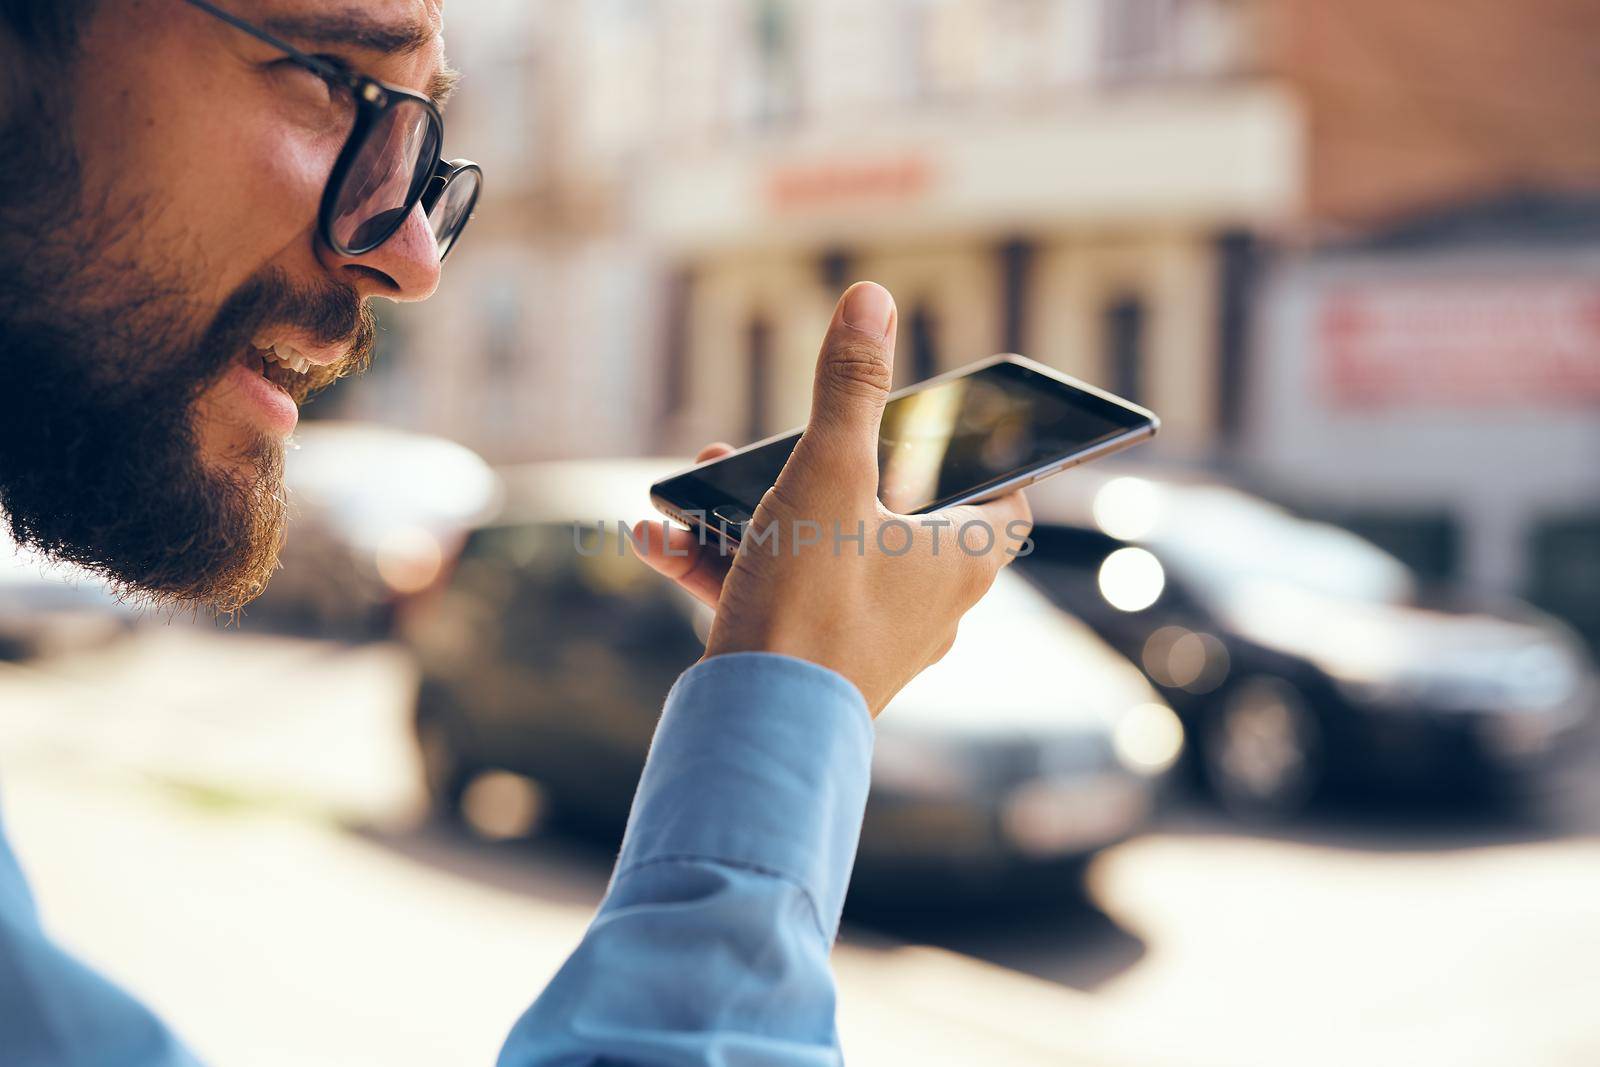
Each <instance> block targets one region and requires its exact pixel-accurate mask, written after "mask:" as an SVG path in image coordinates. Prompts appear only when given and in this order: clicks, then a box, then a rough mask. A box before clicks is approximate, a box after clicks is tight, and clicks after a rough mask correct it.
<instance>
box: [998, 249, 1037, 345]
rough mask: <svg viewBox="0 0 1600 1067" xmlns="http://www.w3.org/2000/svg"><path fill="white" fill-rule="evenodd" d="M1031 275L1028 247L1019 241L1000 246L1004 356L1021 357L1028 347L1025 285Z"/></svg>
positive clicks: (1001, 336) (1026, 288)
mask: <svg viewBox="0 0 1600 1067" xmlns="http://www.w3.org/2000/svg"><path fill="white" fill-rule="evenodd" d="M1032 273H1033V245H1032V244H1031V243H1029V242H1028V241H1023V240H1020V239H1019V240H1014V241H1007V242H1006V243H1005V244H1003V245H1001V246H1000V322H1001V334H1000V347H1001V348H1003V349H1005V351H1007V352H1019V353H1020V352H1022V349H1023V346H1024V345H1025V344H1026V343H1027V335H1028V288H1029V286H1028V282H1029V279H1030V277H1031V276H1032ZM1024 354H1026V353H1024Z"/></svg>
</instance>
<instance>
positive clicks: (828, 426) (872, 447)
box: [800, 282, 895, 495]
mask: <svg viewBox="0 0 1600 1067" xmlns="http://www.w3.org/2000/svg"><path fill="white" fill-rule="evenodd" d="M894 332H895V306H894V297H892V296H890V295H889V290H887V289H885V288H884V287H883V286H881V285H878V284H876V283H874V282H857V283H856V284H855V285H852V286H851V287H850V288H849V289H847V290H845V294H844V296H842V297H840V298H839V304H838V306H837V307H836V308H834V312H833V322H832V323H831V324H830V325H829V327H828V335H827V337H826V339H825V340H824V341H823V343H822V353H821V355H819V356H818V358H817V374H816V381H815V384H814V386H813V389H812V394H811V419H810V421H809V422H808V423H807V424H806V431H805V434H804V435H803V436H802V438H801V444H800V449H802V450H804V451H805V452H807V453H811V459H809V460H808V462H810V461H812V460H814V459H820V458H821V456H827V457H828V459H827V461H826V462H827V463H828V465H829V466H830V467H833V468H834V469H831V470H829V471H826V472H822V471H819V472H818V473H819V474H823V473H825V474H826V476H827V477H829V478H830V480H835V481H837V480H839V479H848V480H852V481H853V480H856V479H860V480H862V481H866V480H868V479H870V480H871V483H872V491H873V493H874V495H876V492H877V484H878V424H879V422H880V421H881V420H882V418H883V403H884V399H885V398H886V397H887V396H888V395H889V384H890V382H891V381H893V379H894ZM840 464H842V465H843V469H841V468H840V467H839V466H838V465H840Z"/></svg>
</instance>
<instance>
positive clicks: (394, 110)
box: [332, 99, 439, 254]
mask: <svg viewBox="0 0 1600 1067" xmlns="http://www.w3.org/2000/svg"><path fill="white" fill-rule="evenodd" d="M375 123H376V124H375V125H374V126H373V128H372V129H371V130H369V131H368V133H367V137H366V140H365V141H364V142H363V144H362V145H361V148H360V149H359V150H358V152H357V154H356V156H355V158H354V159H352V160H351V161H350V166H349V168H348V169H347V170H346V171H345V175H344V182H343V184H342V185H341V186H340V188H339V192H338V196H337V198H336V200H335V201H334V209H333V218H332V230H333V236H334V237H335V238H336V239H337V240H338V242H339V244H340V245H342V246H344V248H346V249H347V250H349V252H350V253H351V254H360V253H362V252H367V251H371V250H372V249H373V248H376V247H377V246H378V245H380V244H382V243H383V242H384V241H385V240H386V239H387V238H388V237H389V235H390V234H392V233H394V231H395V230H397V229H398V228H399V227H400V225H401V223H403V222H404V221H405V216H406V214H407V212H408V210H409V207H410V206H411V205H413V204H415V203H416V198H417V196H419V195H420V193H421V190H422V187H423V185H424V184H425V183H426V182H427V180H428V178H429V176H430V175H431V174H432V171H433V161H434V160H435V159H437V158H438V153H439V134H438V128H437V126H436V125H435V124H434V122H433V116H432V113H431V112H430V111H429V110H428V109H427V108H426V107H424V106H423V105H422V104H420V103H418V102H415V101H411V100H404V99H402V100H398V101H395V102H394V104H393V105H392V106H390V107H388V108H386V109H384V111H383V112H382V113H381V114H380V115H379V116H378V117H377V119H376V120H375Z"/></svg>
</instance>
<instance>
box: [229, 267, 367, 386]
mask: <svg viewBox="0 0 1600 1067" xmlns="http://www.w3.org/2000/svg"><path fill="white" fill-rule="evenodd" d="M285 327H288V328H292V329H294V330H296V331H298V332H301V333H304V334H306V335H307V336H309V337H310V338H311V339H312V340H314V341H315V342H316V343H317V344H318V345H319V346H323V347H328V348H342V349H343V350H344V353H345V355H344V358H343V359H340V360H338V361H337V362H335V363H331V364H329V365H327V366H321V367H317V366H314V367H311V368H310V369H309V370H307V371H306V372H305V373H304V374H302V375H300V376H299V378H300V380H298V381H296V382H295V383H294V384H293V386H291V387H290V388H289V392H290V395H291V396H293V397H294V399H295V402H296V403H303V402H304V401H305V400H307V399H308V398H310V397H311V396H313V395H315V394H316V393H318V392H320V391H321V390H323V389H326V388H327V387H328V386H330V385H332V384H333V383H334V382H336V381H338V380H339V379H340V378H344V377H346V376H348V375H351V374H359V373H361V372H362V371H364V370H366V368H367V365H368V364H369V363H370V362H371V361H372V348H373V344H374V342H375V340H376V338H377V332H378V330H377V320H376V318H375V316H374V315H373V313H372V308H371V307H370V306H369V305H368V303H367V301H366V300H364V299H363V298H362V296H361V294H360V293H358V292H356V290H355V289H354V288H352V287H350V286H347V285H340V284H339V283H337V282H334V281H332V280H329V281H328V282H327V283H326V284H323V283H321V282H317V283H296V282H295V281H293V280H292V279H291V278H290V277H289V276H288V275H287V274H286V273H285V272H284V271H282V270H281V269H278V268H271V269H268V270H265V271H262V272H260V273H259V274H256V275H255V276H253V277H251V278H250V279H249V280H248V281H246V282H245V283H244V284H242V285H240V286H239V288H238V289H236V290H234V292H233V294H232V295H230V296H229V297H228V299H227V301H225V302H224V304H223V306H222V308H221V310H219V311H218V312H217V315H216V317H215V319H214V320H213V321H212V324H211V327H210V329H209V330H208V331H207V337H206V341H205V343H204V344H203V345H202V350H203V351H204V352H206V353H208V354H210V355H211V356H212V357H214V359H215V363H214V365H213V367H212V374H210V375H208V376H207V380H208V381H209V380H211V379H212V378H214V377H215V376H216V375H220V374H221V373H222V372H224V371H225V370H226V369H227V366H228V364H229V363H231V362H232V361H233V359H234V358H235V357H236V356H237V355H238V354H239V352H240V351H241V350H242V349H243V348H244V346H246V345H247V344H249V343H250V341H251V339H252V338H254V337H256V336H258V335H260V334H261V333H263V332H266V331H270V330H272V329H274V328H276V329H282V328H285Z"/></svg>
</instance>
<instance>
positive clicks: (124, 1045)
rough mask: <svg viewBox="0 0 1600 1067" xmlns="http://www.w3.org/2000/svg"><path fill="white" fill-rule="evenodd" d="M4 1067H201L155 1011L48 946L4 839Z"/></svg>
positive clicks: (0, 838)
mask: <svg viewBox="0 0 1600 1067" xmlns="http://www.w3.org/2000/svg"><path fill="white" fill-rule="evenodd" d="M0 1063H4V1064H5V1065H6V1067H79V1065H83V1067H88V1065H91V1064H111V1063H115V1064H128V1065H130V1067H198V1065H197V1063H196V1061H195V1059H194V1057H193V1056H192V1055H191V1054H190V1053H189V1051H188V1050H187V1049H186V1048H185V1047H184V1046H183V1044H182V1043H181V1042H180V1041H179V1040H178V1039H177V1037H175V1036H174V1035H173V1033H172V1031H171V1030H169V1029H168V1028H167V1027H166V1026H165V1025H164V1024H163V1023H162V1022H161V1021H160V1020H159V1019H157V1018H156V1017H155V1016H154V1015H153V1014H151V1012H150V1010H149V1009H148V1008H146V1007H145V1006H144V1005H143V1004H141V1003H139V1002H138V1001H137V1000H135V999H134V998H133V997H131V996H129V995H128V993H126V992H125V991H124V990H123V989H122V988H121V987H120V986H118V985H116V984H115V983H113V982H111V981H109V980H107V979H106V978H104V977H103V976H101V975H100V974H99V973H97V972H96V971H94V970H93V969H91V968H89V967H87V966H85V965H84V964H83V963H81V962H80V961H79V960H77V959H76V958H75V957H73V956H72V955H70V954H68V953H67V952H66V951H64V950H63V949H62V948H61V946H59V945H57V944H56V943H55V942H54V941H52V940H50V938H49V937H47V936H46V935H45V932H44V930H43V929H42V928H41V927H40V925H39V917H38V912H37V911H36V910H35V907H34V902H33V895H32V893H31V892H30V891H29V890H28V886H27V883H26V881H24V880H23V877H22V871H21V869H20V868H19V867H18V866H17V861H16V858H15V857H14V856H13V855H12V854H11V850H10V848H9V847H7V845H6V842H5V838H4V835H3V834H0Z"/></svg>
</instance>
